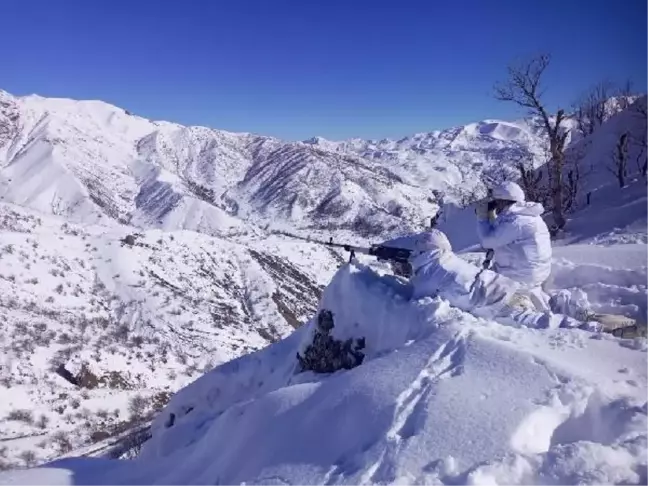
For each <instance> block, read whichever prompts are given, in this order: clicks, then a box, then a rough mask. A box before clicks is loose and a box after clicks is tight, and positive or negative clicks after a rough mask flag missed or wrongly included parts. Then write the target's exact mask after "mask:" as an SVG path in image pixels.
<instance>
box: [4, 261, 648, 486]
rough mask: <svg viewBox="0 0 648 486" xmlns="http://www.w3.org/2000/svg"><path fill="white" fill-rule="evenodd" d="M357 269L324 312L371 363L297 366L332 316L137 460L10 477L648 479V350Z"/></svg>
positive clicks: (249, 362) (163, 424)
mask: <svg viewBox="0 0 648 486" xmlns="http://www.w3.org/2000/svg"><path fill="white" fill-rule="evenodd" d="M408 295H409V292H408V289H407V287H406V286H405V285H404V284H402V283H401V282H400V281H398V280H397V279H395V278H393V277H390V276H379V275H378V274H377V273H375V272H374V271H373V270H371V269H369V268H367V267H364V266H362V265H359V264H358V265H351V264H347V265H345V266H343V267H342V268H341V269H340V270H339V271H338V273H337V274H336V275H335V277H334V278H333V280H332V282H331V283H330V285H329V286H328V287H327V288H326V290H325V292H324V295H323V297H322V300H321V302H320V309H328V310H330V311H331V312H332V313H333V319H334V328H333V330H332V334H333V335H334V336H335V337H336V338H339V339H346V338H350V337H354V338H360V337H364V338H365V347H364V349H363V353H364V355H365V356H364V361H363V363H362V364H361V365H360V366H358V367H355V368H353V369H351V370H344V371H338V372H336V373H332V374H325V375H323V374H314V373H312V372H303V373H296V371H297V367H296V365H297V361H296V353H297V352H300V351H303V349H304V348H305V346H307V345H308V344H309V343H310V342H311V340H312V335H313V332H314V326H315V323H316V319H312V320H311V321H310V322H309V324H308V325H306V326H304V327H302V328H300V329H299V330H297V331H296V332H295V333H293V334H292V335H290V336H289V337H287V338H286V339H284V340H282V341H281V342H278V343H276V344H273V345H270V346H268V347H267V348H265V349H263V350H261V351H258V352H256V353H253V354H250V355H247V356H243V357H241V358H238V359H236V360H234V361H231V362H229V363H227V364H224V365H222V366H220V367H218V368H216V369H214V370H212V371H211V372H209V373H207V374H205V375H204V376H202V377H201V378H199V379H198V380H196V381H195V382H194V383H192V384H191V385H189V386H188V387H186V388H185V389H183V390H182V391H180V392H179V393H177V394H176V395H175V396H174V397H173V398H172V400H171V402H170V403H169V405H168V406H167V407H166V409H165V410H164V411H163V412H162V413H160V414H159V416H158V417H157V418H156V420H155V421H154V423H153V425H152V439H150V440H149V441H148V442H146V443H145V444H144V446H143V450H142V453H141V455H140V457H139V458H138V459H136V460H132V461H114V460H106V459H90V458H84V459H65V460H61V461H57V462H54V463H51V464H48V465H46V466H43V467H41V468H37V469H32V470H26V471H15V472H11V473H5V475H4V476H0V483H32V484H34V483H39V482H47V483H49V484H134V483H136V484H151V483H172V484H189V483H191V484H196V483H210V484H233V483H241V482H246V483H253V484H337V483H350V484H375V483H381V484H386V483H387V484H389V483H410V484H412V483H416V484H429V483H434V484H486V483H488V484H510V483H518V484H520V483H526V484H529V483H544V484H549V483H551V484H564V483H572V484H574V483H626V484H631V483H645V482H646V480H647V479H648V478H647V477H646V467H647V464H646V452H647V450H646V448H647V446H646V445H647V433H646V429H647V412H648V410H647V408H648V404H647V402H646V378H647V377H646V350H645V345H643V346H642V345H639V341H637V342H635V341H629V340H620V339H617V338H613V337H611V336H608V335H594V334H591V333H587V332H585V331H580V330H569V329H558V330H542V331H539V330H530V329H525V328H511V327H505V326H502V325H500V324H497V323H495V322H489V321H485V320H482V319H478V318H475V317H473V316H471V315H469V314H466V313H463V312H461V311H459V310H458V309H455V308H452V307H450V306H449V305H448V304H447V303H446V302H445V301H443V300H440V299H431V298H425V299H421V300H418V301H409V300H408Z"/></svg>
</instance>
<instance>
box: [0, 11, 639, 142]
mask: <svg viewBox="0 0 648 486" xmlns="http://www.w3.org/2000/svg"><path fill="white" fill-rule="evenodd" d="M0 17H1V18H2V27H1V28H0V29H1V30H0V32H1V34H0V88H2V89H4V90H6V91H9V92H11V93H13V94H16V95H24V94H30V93H38V94H41V95H43V96H59V97H70V98H83V99H102V100H105V101H108V102H110V103H114V104H116V105H118V106H121V107H124V108H127V109H129V110H130V111H132V112H135V113H137V114H140V115H142V116H146V117H149V118H155V119H165V120H171V121H176V122H179V123H183V124H197V125H207V126H211V127H214V128H222V129H227V130H234V131H251V132H256V133H262V134H268V135H275V136H279V137H282V138H285V139H304V138H307V137H310V136H313V135H321V136H324V137H327V138H331V139H341V138H349V137H364V138H382V137H398V136H402V135H406V134H411V133H414V132H422V131H430V130H434V129H438V128H446V127H450V126H453V125H456V124H463V123H468V122H471V121H476V120H480V119H483V118H514V117H517V116H519V115H520V114H521V112H519V111H518V110H517V109H516V108H515V107H514V106H511V105H508V104H505V103H501V102H498V101H495V100H494V99H493V98H492V96H491V95H492V86H493V83H494V82H495V81H497V80H498V79H501V78H504V77H505V74H506V65H507V63H508V62H509V61H510V60H512V59H514V58H515V57H516V56H526V55H529V54H534V53H537V52H541V51H546V52H550V53H551V54H552V56H553V61H552V65H551V67H550V70H549V72H548V73H547V74H548V75H547V78H546V81H547V83H546V84H547V87H548V92H547V100H548V102H549V104H550V106H551V107H552V108H555V107H556V106H558V105H559V104H563V105H569V104H570V102H571V101H572V100H573V99H574V98H575V97H576V95H577V94H578V93H579V92H581V91H582V90H583V89H584V88H586V87H587V86H589V85H591V84H593V83H595V82H597V81H599V80H602V79H603V78H611V79H614V80H624V79H627V78H630V79H632V80H633V81H634V82H635V85H636V86H637V87H639V88H640V89H641V90H642V91H645V90H646V70H647V68H646V0H541V1H536V0H491V1H483V0H482V1H478V0H456V1H455V0H425V1H423V0H422V1H411V0H371V1H370V0H326V1H325V0H293V1H287V0H258V1H249V0H176V1H173V2H172V1H167V0H129V1H126V0H83V1H80V0H58V1H56V0H47V1H45V0H43V1H34V0H30V1H26V0H4V1H3V2H2V5H1V7H0Z"/></svg>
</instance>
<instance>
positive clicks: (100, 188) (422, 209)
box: [0, 92, 542, 236]
mask: <svg viewBox="0 0 648 486" xmlns="http://www.w3.org/2000/svg"><path fill="white" fill-rule="evenodd" d="M541 147H542V139H541V137H540V136H539V135H538V131H537V129H536V128H534V126H533V125H532V124H530V123H528V122H526V121H520V122H514V123H513V122H511V123H509V122H502V121H485V122H481V123H474V124H470V125H466V126H463V127H456V128H452V129H448V130H444V131H436V132H432V133H426V134H418V135H414V136H412V137H408V138H404V139H402V140H398V141H392V140H381V141H362V140H350V141H347V142H329V141H326V140H323V139H321V138H316V139H312V140H308V141H305V142H294V143H293V142H283V141H281V140H278V139H275V138H271V137H263V136H256V135H251V134H236V133H229V132H224V131H221V130H213V129H209V128H205V127H184V126H181V125H177V124H173V123H167V122H155V121H150V120H147V119H144V118H141V117H138V116H134V115H131V114H129V113H127V112H126V111H124V110H122V109H120V108H117V107H115V106H111V105H108V104H106V103H103V102H100V101H74V100H67V99H49V98H42V97H39V96H26V97H14V96H11V95H9V94H8V93H6V92H0V197H2V198H3V199H4V200H5V201H8V202H12V203H15V204H19V205H23V206H26V207H29V208H32V209H36V210H38V211H41V212H45V213H52V214H55V215H60V216H64V217H66V218H71V219H73V220H74V221H77V222H82V223H96V222H101V221H104V222H106V220H107V219H108V220H112V221H120V222H123V223H130V224H134V225H137V226H140V227H144V228H153V227H154V228H162V229H189V230H197V231H200V232H203V233H206V234H211V235H215V236H232V235H237V234H240V235H251V234H254V233H255V232H257V231H258V229H257V228H255V227H254V226H255V225H261V226H263V227H265V226H267V225H270V226H271V227H280V228H281V227H285V226H286V225H287V226H288V227H291V228H295V227H298V228H311V229H326V230H332V229H345V230H348V231H350V232H353V233H356V234H359V235H377V234H384V233H385V231H392V230H395V229H399V230H403V229H405V228H411V227H413V226H418V225H420V224H421V223H422V222H423V221H424V220H425V219H426V218H428V217H430V216H431V215H433V214H434V212H435V211H436V207H437V206H436V205H435V198H434V196H433V193H432V191H433V190H434V189H436V190H439V191H441V192H443V193H447V194H448V195H449V198H450V200H452V198H453V194H455V192H457V191H458V190H457V188H458V187H461V190H462V191H470V190H472V189H474V188H476V187H478V186H480V184H481V182H480V179H481V176H482V174H484V173H488V172H489V171H491V170H501V168H502V165H503V164H504V165H506V164H508V163H509V162H510V160H511V159H513V158H515V157H516V156H518V155H521V154H530V155H531V156H532V157H539V155H540V153H541Z"/></svg>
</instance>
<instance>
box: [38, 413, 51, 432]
mask: <svg viewBox="0 0 648 486" xmlns="http://www.w3.org/2000/svg"><path fill="white" fill-rule="evenodd" d="M49 421H50V420H49V418H48V417H47V415H41V416H40V417H39V418H38V420H37V421H36V427H38V428H39V429H43V430H44V429H46V428H47V425H48V424H49Z"/></svg>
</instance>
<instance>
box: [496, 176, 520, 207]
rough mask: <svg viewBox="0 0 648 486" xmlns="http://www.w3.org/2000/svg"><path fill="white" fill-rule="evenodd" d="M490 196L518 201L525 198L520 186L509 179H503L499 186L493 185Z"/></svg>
mask: <svg viewBox="0 0 648 486" xmlns="http://www.w3.org/2000/svg"><path fill="white" fill-rule="evenodd" d="M491 197H492V198H493V199H502V200H504V201H514V202H520V203H521V202H524V201H525V200H526V197H525V196H524V191H523V190H522V188H521V187H520V186H518V185H517V184H516V183H515V182H511V181H504V182H502V183H501V184H500V185H499V186H495V187H494V188H493V190H492V192H491Z"/></svg>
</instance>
